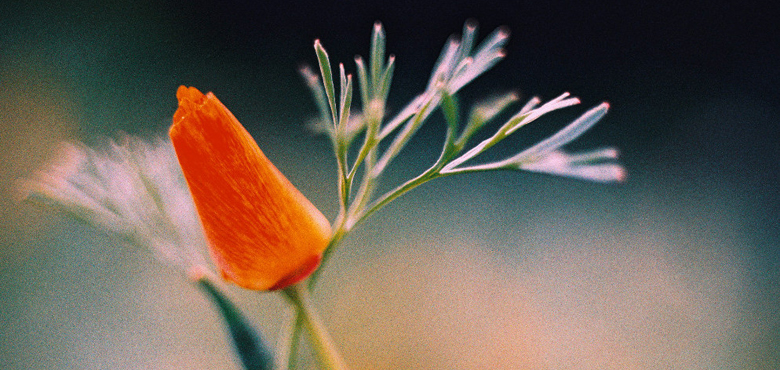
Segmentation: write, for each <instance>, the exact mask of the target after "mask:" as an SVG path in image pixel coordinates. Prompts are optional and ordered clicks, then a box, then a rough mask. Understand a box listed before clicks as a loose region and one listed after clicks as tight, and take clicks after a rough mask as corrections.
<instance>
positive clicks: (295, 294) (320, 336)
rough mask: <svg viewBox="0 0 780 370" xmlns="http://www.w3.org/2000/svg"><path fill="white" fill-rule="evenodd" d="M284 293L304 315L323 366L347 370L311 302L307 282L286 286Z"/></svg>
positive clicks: (305, 323) (301, 314) (310, 336)
mask: <svg viewBox="0 0 780 370" xmlns="http://www.w3.org/2000/svg"><path fill="white" fill-rule="evenodd" d="M284 294H285V296H286V297H287V298H288V299H289V301H290V303H292V304H293V305H294V306H295V308H296V309H297V311H298V317H302V319H303V325H304V326H305V327H306V329H307V330H308V332H309V338H311V343H312V346H313V347H314V350H315V351H316V352H317V356H318V357H319V360H320V363H321V364H322V365H323V367H324V368H326V369H334V370H346V369H347V365H346V363H345V362H344V360H343V359H342V358H341V355H339V353H338V350H337V349H336V345H335V344H334V343H333V339H332V338H331V337H330V334H329V333H328V330H327V329H326V328H325V325H324V324H323V322H322V319H321V318H320V316H319V315H318V314H317V311H316V310H315V309H314V306H313V305H312V303H311V298H310V296H309V289H308V288H307V286H306V284H295V285H292V286H290V287H288V288H285V289H284ZM296 321H297V320H296Z"/></svg>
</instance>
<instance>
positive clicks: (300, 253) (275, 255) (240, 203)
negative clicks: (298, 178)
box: [169, 86, 331, 290]
mask: <svg viewBox="0 0 780 370" xmlns="http://www.w3.org/2000/svg"><path fill="white" fill-rule="evenodd" d="M176 97H177V98H178V100H179V109H178V110H177V111H176V113H175V114H174V115H173V126H171V129H170V132H169V134H170V137H171V142H172V143H173V147H174V148H175V149H176V156H177V157H178V159H179V164H180V165H181V168H182V171H183V172H184V177H185V178H186V180H187V184H188V185H189V188H190V192H191V193H192V198H193V199H194V201H195V206H196V208H197V210H198V215H199V216H200V220H201V223H202V224H203V228H204V230H205V232H206V237H207V238H208V241H209V246H210V249H211V254H212V256H213V258H214V260H215V262H216V264H217V266H218V267H219V269H220V270H221V271H222V275H223V276H224V277H225V278H226V279H228V280H231V281H233V282H235V283H236V284H238V285H240V286H242V287H245V288H248V289H255V290H269V289H281V288H284V287H285V286H287V285H290V284H294V283H296V282H298V281H300V280H302V279H304V278H306V277H307V276H308V275H309V274H311V272H313V271H314V270H315V269H316V267H317V265H318V264H319V261H320V258H321V256H322V252H323V251H324V250H325V248H326V247H327V245H328V242H329V241H330V236H331V230H330V224H329V223H328V220H327V219H326V218H325V216H323V215H322V213H320V211H319V210H317V208H316V207H314V205H313V204H311V202H309V200H308V199H306V197H304V196H303V194H301V193H300V192H299V191H298V189H296V188H295V187H294V186H293V185H292V184H291V183H290V181H288V180H287V178H285V177H284V175H282V173H281V172H279V170H278V169H277V168H276V167H275V166H274V165H273V164H272V163H271V162H270V161H269V160H268V158H266V157H265V155H264V154H263V152H262V151H261V150H260V148H259V147H258V146H257V143H256V142H255V141H254V140H253V139H252V136H250V135H249V133H248V132H247V131H246V129H244V127H243V126H241V124H240V123H239V122H238V120H237V119H236V118H235V117H234V116H233V114H232V113H230V111H228V110H227V108H225V106H224V105H222V103H221V102H220V101H219V100H218V99H217V98H216V97H215V96H214V94H212V93H208V94H206V95H203V94H202V93H201V92H200V91H198V90H197V89H195V88H194V87H190V88H187V87H184V86H181V87H179V90H178V91H177V92H176Z"/></svg>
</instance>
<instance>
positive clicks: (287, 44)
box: [0, 0, 780, 369]
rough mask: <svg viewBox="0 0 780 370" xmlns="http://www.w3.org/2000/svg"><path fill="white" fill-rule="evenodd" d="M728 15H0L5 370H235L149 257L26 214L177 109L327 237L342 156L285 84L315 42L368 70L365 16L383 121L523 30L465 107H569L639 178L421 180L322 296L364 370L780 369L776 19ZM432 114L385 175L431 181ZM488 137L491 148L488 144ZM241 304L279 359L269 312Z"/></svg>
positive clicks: (333, 267)
mask: <svg viewBox="0 0 780 370" xmlns="http://www.w3.org/2000/svg"><path fill="white" fill-rule="evenodd" d="M769 9H770V7H769V6H763V5H760V4H754V3H749V2H748V3H745V2H740V3H739V4H738V3H737V2H736V1H734V2H725V3H718V2H715V3H712V2H669V3H663V2H649V3H642V4H641V5H638V4H635V5H626V4H624V3H623V2H614V3H613V2H596V1H580V2H566V1H554V2H543V1H501V2H493V1H465V0H454V1H449V2H446V3H445V2H430V3H426V2H423V1H411V0H403V1H383V2H379V1H368V2H364V1H331V2H328V1H325V2H319V3H309V2H299V1H287V2H284V3H283V4H282V3H281V2H278V3H277V2H268V3H265V2H259V1H258V2H255V1H238V0H226V1H188V2H184V1H143V0H140V1H111V2H105V1H92V2H90V1H81V2H77V3H67V2H60V1H52V2H40V1H39V2H35V1H32V2H30V1H24V2H22V1H4V2H2V5H0V14H2V15H0V163H2V165H0V192H1V193H0V194H1V195H0V368H3V369H120V368H139V369H140V368H143V369H238V368H239V365H238V362H236V360H235V356H234V354H233V353H232V352H231V351H232V350H231V348H230V343H229V341H228V337H227V335H226V332H225V329H224V328H223V327H222V325H221V322H220V317H219V316H218V315H217V313H216V311H215V310H214V307H213V305H212V303H211V302H210V301H209V300H208V299H207V298H206V297H205V296H204V295H203V294H202V292H201V291H199V290H197V289H196V288H195V287H193V286H192V285H190V284H189V283H187V281H186V280H185V279H184V278H183V277H182V276H180V275H179V274H178V273H177V272H176V271H174V270H172V269H170V268H167V267H165V266H163V265H161V264H159V263H157V261H156V260H155V259H154V258H153V257H152V256H151V254H150V253H148V252H146V251H139V250H135V249H133V248H129V247H127V246H124V245H122V244H120V243H118V242H117V241H115V240H112V239H110V238H108V237H107V236H105V235H103V234H100V233H96V232H95V231H93V230H91V229H89V228H88V227H85V226H83V225H81V224H78V223H76V222H73V221H71V220H67V219H62V218H60V217H58V216H56V215H51V214H48V213H46V212H42V211H41V210H39V209H33V208H31V207H28V206H26V205H19V204H17V203H15V202H14V201H13V200H12V199H13V197H12V193H13V182H14V180H15V179H17V178H20V177H24V176H27V175H29V174H30V173H31V172H32V171H33V170H34V169H35V168H36V167H38V166H40V165H41V163H42V162H44V161H45V160H47V159H48V158H50V156H51V155H52V151H53V149H54V146H55V144H56V143H57V142H59V141H62V140H82V141H85V142H87V143H92V144H94V143H99V142H100V138H101V137H105V136H108V137H115V136H116V135H117V133H118V132H126V133H129V134H133V135H138V136H142V137H150V138H151V137H159V136H163V135H165V134H166V131H167V128H168V126H169V125H170V123H171V117H172V114H173V112H174V111H175V109H176V106H177V103H176V99H175V91H176V88H177V87H178V86H179V85H181V84H185V85H190V86H195V87H197V88H198V89H200V90H202V91H204V92H205V91H213V92H214V93H215V94H216V95H217V96H218V97H219V99H220V100H221V101H222V102H223V103H224V104H225V105H226V106H227V107H229V108H230V109H231V110H232V112H233V113H234V114H235V115H236V116H237V117H238V119H239V120H241V122H242V123H243V124H244V125H245V126H246V127H247V129H248V130H249V131H250V132H251V133H252V135H253V136H254V137H255V138H256V139H257V141H258V143H259V145H260V147H261V148H262V149H263V150H264V152H265V153H266V155H267V156H268V157H269V158H271V160H272V161H274V163H275V164H276V165H277V166H278V167H279V168H280V169H281V170H282V172H284V173H285V174H286V175H287V176H288V178H289V179H290V180H291V181H292V182H293V183H294V184H295V185H296V186H298V187H299V189H301V191H302V192H303V193H304V194H306V195H307V196H308V197H309V198H310V199H311V200H312V201H313V202H314V203H315V204H316V205H317V206H318V207H319V208H320V209H321V210H322V211H323V213H325V214H326V215H328V216H329V217H333V216H335V214H336V212H337V210H338V207H337V203H336V196H335V195H336V187H335V180H334V177H335V162H334V161H333V160H332V159H331V155H330V148H329V144H328V142H327V140H325V138H324V137H320V136H316V135H315V134H312V133H311V132H310V131H308V130H307V129H306V127H305V126H306V123H307V122H309V121H310V120H311V119H312V118H313V117H315V115H316V110H315V105H314V103H313V102H312V100H311V98H310V95H309V93H308V91H307V89H306V87H305V84H304V83H303V81H302V80H301V78H300V77H299V76H298V73H297V69H298V67H299V66H300V65H302V64H315V63H316V60H315V58H314V53H313V49H312V42H313V40H314V39H315V38H319V39H321V40H322V42H323V44H324V46H325V47H326V48H327V50H328V51H329V53H330V56H331V60H332V61H333V62H334V63H335V62H338V61H341V62H344V63H345V65H346V67H347V70H348V71H351V72H354V63H353V57H354V55H355V54H361V55H364V56H365V55H366V54H367V53H368V47H369V36H370V32H371V28H372V24H373V22H374V21H377V20H379V21H382V22H383V24H384V25H385V28H386V31H387V50H388V52H389V53H392V54H395V55H396V57H397V60H396V62H397V65H396V72H395V80H394V82H393V88H392V89H391V93H390V109H391V110H392V109H393V108H396V109H400V108H401V107H402V106H403V105H404V104H405V103H406V102H407V101H408V100H409V99H411V98H413V97H414V96H415V95H416V94H417V93H418V92H420V91H422V89H423V88H424V86H425V84H426V83H427V78H428V75H429V73H430V69H431V67H432V66H433V64H434V62H435V60H436V58H437V56H438V53H439V51H440V49H441V47H442V46H443V45H444V42H445V40H446V38H447V37H448V36H449V35H451V34H453V33H460V30H461V28H462V25H463V23H464V21H465V20H466V19H469V18H471V19H475V20H477V21H478V22H479V24H480V30H481V33H480V34H481V35H483V36H484V35H486V34H487V33H488V32H490V31H492V30H493V29H494V28H496V27H498V26H501V25H505V26H508V27H509V28H510V29H511V31H512V38H511V40H510V41H509V44H508V47H507V58H506V59H505V60H504V61H503V62H501V63H500V64H498V65H497V66H496V67H495V68H494V69H493V70H491V71H489V72H488V73H487V74H486V75H485V76H484V77H482V78H480V79H478V80H477V81H475V82H474V83H473V84H472V85H470V86H468V87H467V88H466V89H465V90H464V92H463V94H462V99H461V102H463V103H464V104H466V105H468V104H469V103H471V102H475V101H477V100H479V98H480V97H485V96H490V95H491V94H496V93H499V92H504V91H508V90H512V89H517V90H518V91H519V92H520V93H521V95H522V96H523V97H524V98H529V97H530V96H534V95H538V96H540V97H542V98H543V99H545V100H547V99H551V98H554V97H555V96H557V95H559V94H560V93H561V92H564V91H570V92H571V93H572V94H573V95H575V96H579V97H581V99H582V101H583V105H582V106H578V107H575V108H569V109H568V110H566V111H564V112H560V113H555V114H551V115H550V116H549V117H545V119H543V120H540V121H538V122H537V123H535V124H534V125H532V127H529V128H527V130H521V131H519V132H517V133H516V134H515V136H514V137H513V138H512V139H511V140H508V142H507V143H504V144H503V145H502V146H500V147H497V148H495V150H494V151H493V152H492V153H489V155H488V157H490V156H493V157H494V158H500V157H502V156H506V155H508V154H513V153H515V152H517V151H518V150H519V149H521V148H522V147H524V146H525V145H528V144H529V143H532V142H533V140H537V139H539V138H540V137H543V135H546V134H549V133H550V132H551V131H552V130H555V129H557V128H560V127H562V125H563V124H565V123H567V122H569V121H570V120H571V119H572V118H574V117H575V116H576V115H577V114H578V113H581V112H584V110H585V109H586V108H589V107H591V106H595V105H597V104H598V103H600V102H602V101H609V102H610V103H611V106H612V109H611V112H610V113H609V114H608V115H607V117H606V118H605V119H604V120H603V121H602V122H601V123H600V124H599V125H597V126H596V127H595V128H594V129H593V130H591V131H590V132H588V133H587V134H586V135H585V136H583V137H582V138H581V140H579V141H577V142H576V143H574V144H572V145H571V147H572V148H575V149H584V148H595V147H601V146H615V147H618V148H620V149H621V152H622V161H623V163H624V164H625V165H626V167H627V168H628V170H629V179H628V181H627V182H626V183H624V184H620V185H601V184H591V183H585V182H579V181H575V180H570V179H561V178H554V177H549V176H543V175H536V174H530V173H487V174H479V175H472V176H457V177H452V178H447V179H443V180H439V181H435V182H432V183H429V184H427V185H425V186H423V187H421V188H419V189H418V190H415V191H414V192H412V193H410V194H408V195H406V196H404V197H402V198H400V199H399V200H397V201H396V202H394V203H393V204H391V205H390V206H388V207H386V208H385V209H384V210H382V211H381V212H379V213H378V214H376V215H375V216H374V217H373V218H371V219H370V220H369V221H368V222H366V223H364V224H363V225H361V226H360V227H359V228H357V230H356V232H355V233H354V234H353V235H351V236H350V237H349V238H347V239H346V241H345V243H344V245H343V248H342V249H341V250H340V251H338V252H337V253H336V255H335V257H334V259H333V260H332V263H331V264H330V265H328V267H327V271H326V272H325V273H324V275H323V279H322V284H321V286H320V288H319V289H318V294H317V298H316V299H317V301H318V303H319V305H320V307H321V313H322V314H323V316H324V318H325V320H326V322H327V324H328V326H329V327H330V328H331V329H332V331H333V334H334V337H335V340H336V342H337V343H338V344H339V345H340V347H341V349H342V351H343V354H344V356H345V358H346V360H347V362H348V363H349V364H350V365H351V366H352V367H353V368H355V369H520V368H528V369H563V368H566V369H626V368H636V369H651V368H658V369H661V368H664V369H668V368H677V369H683V368H684V369H777V368H780V358H779V357H778V353H780V335H778V333H780V312H778V311H779V310H778V307H780V246H779V245H778V241H779V237H780V228H779V227H778V225H777V215H778V214H779V211H780V210H779V209H778V208H779V206H780V194H778V192H779V191H778V187H777V179H778V175H779V174H780V171H779V169H780V168H779V166H778V162H780V150H779V147H778V139H779V136H780V135H779V134H778V133H779V130H778V129H777V124H778V119H780V106H779V105H778V103H777V102H778V101H780V93H778V89H777V86H779V85H780V69H779V68H778V65H780V64H779V63H778V58H777V57H778V45H780V40H778V39H780V30H778V26H777V22H776V20H777V15H776V14H772V13H771V12H770V11H769ZM443 125H444V124H443V120H442V118H441V117H440V116H438V115H435V116H434V117H433V119H432V121H431V122H429V123H428V124H427V126H426V127H424V128H423V129H422V130H421V132H420V133H419V134H418V135H417V137H416V138H415V140H413V141H412V142H411V143H410V146H409V148H408V150H407V151H406V152H405V153H404V154H403V155H402V156H401V157H400V158H399V159H398V160H397V161H396V162H395V166H394V167H393V168H392V170H391V171H390V173H389V174H388V176H387V177H386V178H385V181H386V184H387V185H388V187H389V186H390V185H391V184H397V182H398V181H401V180H403V179H406V178H408V177H409V176H411V175H414V174H416V173H418V172H419V171H421V170H422V169H424V168H426V166H427V165H428V164H430V163H431V162H432V161H433V160H435V158H436V156H437V154H438V149H439V148H440V144H441V142H442V135H443V132H444V126H443ZM488 130H489V129H488ZM229 293H230V294H231V295H232V296H233V297H235V298H236V299H237V300H238V301H239V304H240V307H241V308H242V310H243V311H244V313H245V314H247V315H248V316H249V317H250V318H252V320H253V323H254V324H255V325H256V326H257V328H258V330H260V331H261V332H262V333H263V336H264V338H265V339H266V340H267V341H268V342H269V343H270V344H273V343H274V341H275V340H276V338H277V334H278V331H279V329H280V323H281V321H282V318H283V317H284V314H285V310H284V304H283V302H282V300H281V298H280V297H278V296H276V295H274V294H257V293H254V292H247V291H243V290H241V289H238V288H236V287H232V288H231V289H230V290H229Z"/></svg>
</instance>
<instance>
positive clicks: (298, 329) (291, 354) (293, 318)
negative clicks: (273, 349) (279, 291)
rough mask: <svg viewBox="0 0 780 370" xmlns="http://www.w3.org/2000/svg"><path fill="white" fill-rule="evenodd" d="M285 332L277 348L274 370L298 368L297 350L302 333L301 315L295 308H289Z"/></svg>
mask: <svg viewBox="0 0 780 370" xmlns="http://www.w3.org/2000/svg"><path fill="white" fill-rule="evenodd" d="M288 321H289V323H288V327H287V330H285V332H284V333H283V334H282V338H281V340H280V342H279V344H278V347H277V351H278V353H277V356H278V357H277V359H276V367H275V368H274V369H275V370H294V369H297V368H298V353H299V352H298V349H299V348H300V343H301V333H302V332H303V330H302V329H303V315H301V314H300V312H299V311H298V309H297V308H295V307H291V312H290V319H288Z"/></svg>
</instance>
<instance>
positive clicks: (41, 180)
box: [17, 136, 211, 278]
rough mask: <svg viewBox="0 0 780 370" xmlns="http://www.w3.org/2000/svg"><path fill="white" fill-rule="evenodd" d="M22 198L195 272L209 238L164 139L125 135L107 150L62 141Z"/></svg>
mask: <svg viewBox="0 0 780 370" xmlns="http://www.w3.org/2000/svg"><path fill="white" fill-rule="evenodd" d="M17 185H18V191H19V196H20V198H21V199H23V200H27V201H30V202H34V203H37V204H42V205H44V206H49V207H54V208H56V209H58V210H60V211H62V212H64V213H65V214H67V215H70V216H73V217H75V218H77V219H79V220H81V221H84V222H85V223H87V224H88V225H91V226H93V227H95V228H98V229H101V230H103V231H105V232H106V233H108V234H109V235H112V236H115V237H118V238H120V239H123V240H125V241H127V242H128V243H130V244H133V245H135V246H138V247H141V248H144V249H148V250H150V251H152V252H153V253H154V255H155V256H156V257H157V259H158V260H160V261H161V262H163V263H164V264H167V265H170V266H172V267H174V268H176V269H178V270H180V271H181V272H182V273H184V274H187V275H190V276H192V277H193V278H197V277H200V276H202V275H203V271H204V269H205V270H207V271H209V270H211V269H210V268H209V267H207V266H208V265H207V262H206V258H204V251H205V248H206V247H205V246H206V240H205V237H204V234H203V231H202V228H201V225H200V222H199V220H198V218H197V217H198V216H197V213H196V212H195V207H194V204H193V203H192V198H191V197H190V194H189V190H188V189H187V186H186V184H185V182H184V178H183V175H182V173H181V168H180V167H179V163H178V162H177V160H176V156H175V154H174V152H173V147H172V146H171V143H170V141H168V140H167V139H156V140H153V141H145V140H143V139H140V138H136V137H130V136H123V137H122V138H121V139H120V140H118V142H117V141H113V140H109V141H108V142H107V143H106V144H105V145H104V146H103V147H102V148H100V149H94V148H90V147H88V146H86V145H84V144H82V143H62V144H61V145H60V148H58V150H57V153H56V156H55V158H54V160H53V161H52V162H51V163H50V164H48V165H47V166H45V167H44V168H43V169H42V170H39V171H37V172H36V173H35V174H34V175H33V176H32V177H31V178H29V179H24V180H20V181H19V182H18V184H17Z"/></svg>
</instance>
